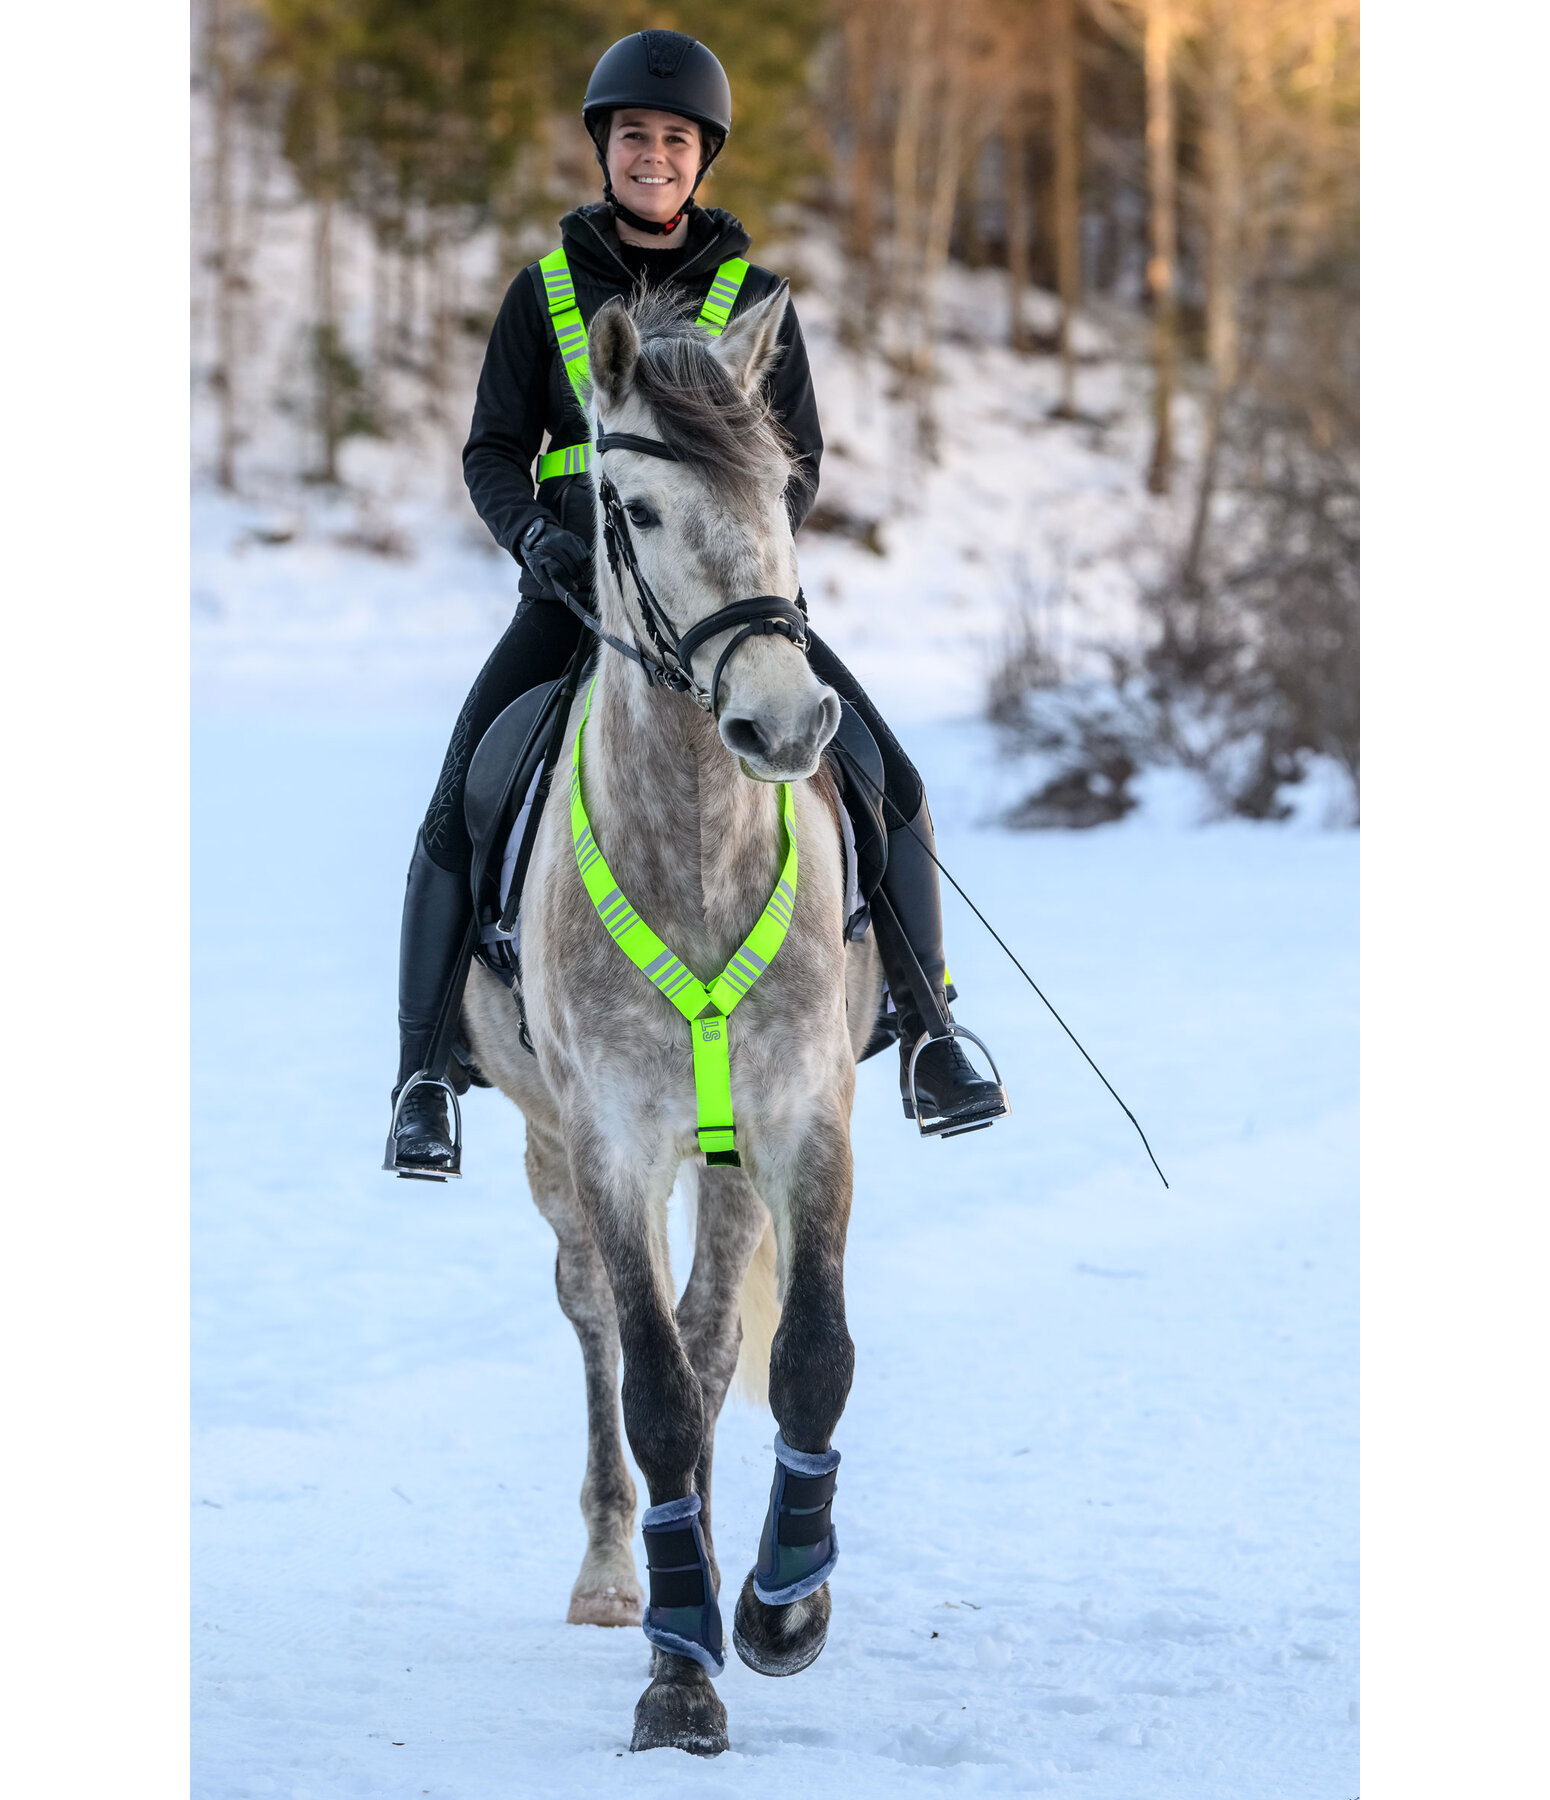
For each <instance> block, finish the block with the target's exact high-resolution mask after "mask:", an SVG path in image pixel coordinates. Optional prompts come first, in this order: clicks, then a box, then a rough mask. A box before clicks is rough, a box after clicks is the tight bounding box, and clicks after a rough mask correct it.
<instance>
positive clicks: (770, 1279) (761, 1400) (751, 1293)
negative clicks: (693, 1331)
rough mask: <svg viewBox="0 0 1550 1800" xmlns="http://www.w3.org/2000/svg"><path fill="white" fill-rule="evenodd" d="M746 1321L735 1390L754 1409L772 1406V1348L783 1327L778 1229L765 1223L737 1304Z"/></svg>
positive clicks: (734, 1380) (733, 1380) (735, 1378)
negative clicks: (777, 1278)
mask: <svg viewBox="0 0 1550 1800" xmlns="http://www.w3.org/2000/svg"><path fill="white" fill-rule="evenodd" d="M738 1305H739V1310H740V1312H741V1314H742V1320H743V1344H742V1348H741V1349H740V1350H739V1351H738V1353H737V1373H736V1374H735V1375H734V1376H733V1378H732V1386H733V1388H734V1390H735V1391H736V1393H737V1396H738V1398H739V1399H741V1400H747V1401H749V1402H750V1403H751V1404H752V1405H754V1406H768V1405H769V1403H770V1346H771V1344H773V1343H774V1342H775V1328H776V1326H777V1325H779V1324H780V1299H779V1296H778V1294H777V1291H776V1287H775V1227H774V1225H773V1224H772V1223H771V1222H770V1221H769V1220H768V1219H766V1220H765V1222H764V1236H763V1237H762V1238H760V1239H759V1247H758V1249H757V1250H755V1251H754V1253H753V1260H752V1261H751V1262H750V1263H749V1265H748V1272H747V1273H746V1274H745V1275H744V1276H743V1292H742V1295H741V1298H740V1299H739V1302H738Z"/></svg>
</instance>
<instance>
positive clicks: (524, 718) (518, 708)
mask: <svg viewBox="0 0 1550 1800" xmlns="http://www.w3.org/2000/svg"><path fill="white" fill-rule="evenodd" d="M564 685H565V684H564V682H563V681H546V682H544V683H543V685H542V686H540V687H536V688H530V689H529V690H528V692H527V693H525V694H520V695H518V697H517V698H516V699H515V700H513V701H512V703H511V704H510V706H508V707H507V708H506V709H505V711H504V712H502V713H500V714H499V715H498V716H497V717H496V719H495V721H494V722H493V723H492V724H491V726H490V728H489V729H488V730H487V731H486V732H485V734H484V736H483V737H482V738H480V740H479V746H478V748H477V749H476V750H475V751H474V754H473V757H472V758H471V760H470V761H469V765H468V782H467V786H466V788H465V790H464V795H463V817H464V819H465V820H466V821H467V823H468V835H469V837H470V838H471V839H472V840H473V845H474V860H473V870H472V882H473V892H474V900H475V903H476V904H477V903H478V900H479V897H480V888H481V886H482V883H483V879H484V875H485V871H486V870H487V869H488V868H489V867H490V864H491V858H492V856H493V857H494V859H495V866H496V867H497V868H498V867H499V866H500V860H501V852H502V851H503V849H504V848H505V840H506V837H507V836H508V835H509V830H510V815H511V812H512V810H513V808H514V807H515V806H517V805H520V803H521V801H522V800H523V798H524V797H525V796H526V795H527V794H528V792H529V790H530V789H531V787H532V784H533V777H534V776H535V775H536V774H537V772H538V767H539V764H540V763H541V762H542V760H543V754H544V750H545V748H546V746H547V744H548V737H549V727H550V726H551V725H552V724H553V722H554V708H555V705H556V703H557V701H558V698H559V694H560V690H561V688H562V687H563V686H564ZM503 826H504V827H505V828H506V829H505V830H504V831H503V829H502V827H503Z"/></svg>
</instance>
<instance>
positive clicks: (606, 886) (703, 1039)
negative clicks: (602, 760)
mask: <svg viewBox="0 0 1550 1800" xmlns="http://www.w3.org/2000/svg"><path fill="white" fill-rule="evenodd" d="M596 685H597V683H596V681H594V682H593V688H595V687H596ZM591 710H592V689H590V688H589V689H588V691H587V703H586V706H585V707H584V708H583V709H582V714H581V724H580V725H579V726H578V727H577V729H576V743H575V747H574V749H573V751H572V753H571V782H570V825H571V840H572V842H573V844H574V846H575V851H576V867H577V869H578V870H579V871H580V873H581V879H582V882H583V884H584V885H585V887H586V890H587V893H588V895H589V896H590V897H591V900H592V904H593V905H594V906H595V907H596V908H597V913H598V917H599V918H600V919H601V920H602V921H603V923H604V924H605V925H606V926H607V927H608V934H609V936H610V937H611V938H612V939H613V940H614V942H615V943H616V944H617V945H618V946H619V948H620V949H621V950H622V951H623V952H624V954H625V955H626V956H627V957H629V959H630V961H631V962H632V963H634V965H635V966H636V968H637V969H639V970H640V972H641V973H642V974H643V975H644V976H645V977H646V979H647V980H648V981H649V982H651V984H652V985H653V986H654V987H655V988H657V989H658V990H659V991H660V992H661V993H662V994H664V995H666V997H667V998H668V999H669V1000H671V1001H672V1003H673V1005H674V1006H676V1007H677V1008H678V1010H679V1012H681V1013H682V1014H683V1016H684V1017H685V1018H686V1019H687V1020H688V1021H689V1036H690V1041H691V1043H692V1045H693V1048H694V1100H695V1114H696V1125H697V1136H698V1138H699V1145H700V1148H701V1150H703V1151H704V1152H705V1160H706V1161H707V1162H708V1163H731V1164H733V1165H734V1166H741V1163H742V1158H741V1157H740V1156H739V1155H738V1151H737V1139H736V1135H735V1121H734V1120H733V1117H732V1055H731V1045H730V1043H729V1042H728V1032H729V1029H730V1026H729V1021H728V1015H729V1014H730V1013H731V1011H732V1009H733V1007H735V1006H736V1005H737V1003H738V1001H739V1000H741V999H742V997H743V996H744V994H746V993H747V992H748V990H749V989H750V988H751V987H752V986H753V984H754V983H755V982H756V981H757V980H758V979H759V977H760V976H761V975H762V974H763V973H764V971H765V969H766V968H768V967H769V964H770V962H771V960H772V959H773V957H774V955H775V952H776V951H777V950H779V949H780V947H781V945H782V944H783V943H784V942H785V940H786V929H787V927H788V926H789V925H790V923H791V909H792V907H793V906H794V905H795V904H796V897H797V829H796V809H795V806H794V804H793V802H792V798H791V784H790V783H789V782H785V781H783V782H782V783H781V784H780V816H781V823H782V825H783V827H784V828H785V833H786V859H785V862H784V864H783V865H782V867H781V871H780V877H779V879H778V880H777V881H776V883H775V892H774V893H773V894H771V895H770V898H769V902H768V904H767V905H766V906H765V909H764V911H763V912H762V913H761V914H760V915H759V920H758V923H757V924H756V925H755V926H754V928H753V930H752V931H750V932H749V934H748V936H747V937H746V938H745V939H744V940H743V944H742V947H741V949H739V950H738V951H736V952H735V953H734V955H733V957H732V960H731V961H730V962H729V963H728V964H727V966H726V967H725V968H724V969H723V970H722V971H721V973H720V974H719V975H718V976H717V977H716V979H715V980H714V981H713V982H711V984H710V985H709V987H707V986H706V985H705V984H704V983H703V982H702V981H700V980H698V979H697V978H696V977H695V976H694V975H692V974H691V973H690V972H689V970H688V969H686V968H685V967H684V965H683V964H682V963H681V962H680V961H679V960H678V958H677V957H676V956H674V955H673V953H672V951H671V950H669V949H668V947H667V946H666V944H664V943H663V942H662V940H661V938H659V937H658V936H657V934H656V933H655V932H654V931H653V930H652V929H651V927H650V926H649V925H648V924H647V923H646V922H645V920H644V919H642V918H641V916H640V914H639V913H637V912H636V911H635V909H634V907H633V906H631V905H630V903H629V901H628V900H627V899H625V897H624V894H623V892H622V891H621V889H620V887H619V884H618V882H617V881H616V880H615V879H614V876H613V872H612V870H610V868H609V867H608V864H607V863H606V862H605V861H604V860H603V853H602V851H601V850H599V849H598V847H597V840H596V839H595V838H594V837H593V835H592V826H591V824H590V822H589V821H588V819H587V809H586V806H585V804H584V803H583V801H582V797H581V739H582V735H583V733H584V732H585V731H586V728H587V715H588V714H589V713H590V712H591Z"/></svg>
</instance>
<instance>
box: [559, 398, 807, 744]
mask: <svg viewBox="0 0 1550 1800" xmlns="http://www.w3.org/2000/svg"><path fill="white" fill-rule="evenodd" d="M594 443H595V447H596V450H597V455H598V459H599V460H598V462H597V465H596V467H597V482H598V497H599V499H601V501H602V503H603V547H604V548H605V549H606V550H607V552H608V566H609V567H610V568H611V569H612V570H613V574H614V580H615V581H616V582H618V584H619V592H620V593H621V595H622V594H623V592H624V573H623V572H624V570H626V569H628V570H629V574H630V579H631V581H633V582H634V584H635V592H636V594H637V595H638V596H639V600H640V615H641V620H642V622H643V624H644V625H645V627H646V635H647V636H648V637H649V638H650V639H651V643H652V647H653V649H654V650H655V651H656V654H655V655H654V656H652V655H649V654H648V653H647V652H646V651H644V650H643V649H641V648H640V647H639V646H638V645H635V644H626V643H624V642H623V641H622V640H621V639H619V638H616V637H612V636H610V635H609V633H608V632H606V631H604V630H602V629H601V627H600V626H599V624H598V622H597V620H596V619H595V618H594V617H593V616H592V614H591V613H589V612H587V611H586V610H585V609H584V608H583V607H581V606H580V605H579V604H578V603H576V602H575V601H574V600H573V599H572V597H571V596H570V595H568V594H562V595H561V598H562V599H563V600H564V601H565V603H566V605H567V606H569V607H570V608H571V611H572V612H575V613H577V614H578V616H579V617H580V618H581V619H582V620H583V622H584V623H585V624H587V625H589V626H590V627H591V629H592V630H593V631H595V632H597V635H598V636H599V637H600V638H602V639H603V641H604V642H605V643H607V644H608V645H609V646H610V647H611V648H612V649H615V650H617V651H619V652H620V654H621V655H624V656H627V657H629V659H630V660H631V662H634V663H638V664H639V665H640V667H641V668H642V669H643V670H645V673H646V679H647V680H648V681H650V682H652V683H653V684H654V685H656V686H657V687H664V688H669V689H671V690H672V691H673V692H674V693H677V694H687V695H689V697H690V698H691V699H692V700H693V701H694V702H695V704H696V705H697V706H699V707H701V708H703V710H704V711H706V712H708V713H709V714H710V715H711V717H712V718H714V717H715V716H716V700H717V696H718V694H719V693H720V690H721V676H722V672H723V671H724V670H725V668H726V666H727V662H728V660H729V659H730V658H731V655H732V652H733V651H734V650H736V649H737V648H738V646H739V645H740V644H742V643H743V642H744V641H745V640H746V639H748V638H751V637H774V636H780V637H783V638H786V639H788V640H789V641H790V642H791V643H792V644H794V645H795V646H796V648H797V649H798V650H800V651H801V652H802V653H803V655H804V656H805V655H806V654H807V648H808V636H807V603H806V601H805V600H804V599H803V597H802V590H801V589H800V588H798V589H797V597H796V601H795V604H793V603H792V602H791V601H790V600H787V599H785V598H784V597H783V596H782V595H780V594H755V595H753V596H752V597H751V598H750V599H747V600H734V601H733V602H732V604H731V605H730V606H723V607H722V608H721V610H720V611H719V612H713V613H712V614H711V615H710V616H709V617H708V618H705V619H701V620H699V621H698V622H697V623H696V624H693V625H691V626H690V627H689V629H688V630H687V631H685V632H682V633H680V632H679V630H678V628H677V626H675V625H674V623H673V621H672V620H671V619H670V618H669V617H668V615H667V612H666V609H665V608H664V607H663V605H662V603H661V601H660V600H658V599H657V597H656V595H655V594H654V593H653V592H652V589H651V584H650V582H648V581H647V580H646V577H645V575H644V574H643V573H642V572H641V566H640V561H639V559H638V558H637V556H636V554H635V540H634V539H633V538H632V537H631V535H630V521H629V518H628V516H627V515H626V513H625V510H624V503H623V501H622V500H620V498H619V490H618V489H617V488H616V487H615V486H614V484H613V482H612V481H610V480H609V478H608V477H607V475H605V474H604V473H603V468H602V461H601V458H602V457H603V456H604V455H605V454H606V453H607V452H608V451H610V450H634V451H637V452H639V454H640V455H642V456H655V457H658V458H660V459H661V460H662V461H663V462H678V461H679V460H680V459H679V458H678V457H677V456H676V455H675V454H674V453H673V451H671V450H669V449H668V447H667V445H666V444H664V443H662V442H661V441H660V440H659V439H657V438H648V437H636V436H635V435H634V434H633V433H632V432H627V431H605V432H600V433H599V434H598V436H597V438H596V439H595V440H594ZM739 626H741V627H742V629H741V630H738V631H737V633H736V636H735V637H734V638H733V639H732V641H731V643H729V644H728V645H727V647H726V649H725V650H723V651H722V652H721V655H720V656H719V657H718V658H717V661H716V669H715V673H714V674H713V675H712V676H711V679H710V687H709V689H708V690H707V689H706V688H702V687H701V686H700V684H699V683H698V682H697V681H696V680H695V679H694V673H693V670H692V668H691V667H690V658H691V657H692V656H693V655H694V653H695V651H696V650H698V649H699V647H700V646H701V645H702V644H704V643H705V642H707V641H708V640H709V639H710V638H713V637H715V636H716V634H717V633H718V632H721V631H733V630H736V628H737V627H739Z"/></svg>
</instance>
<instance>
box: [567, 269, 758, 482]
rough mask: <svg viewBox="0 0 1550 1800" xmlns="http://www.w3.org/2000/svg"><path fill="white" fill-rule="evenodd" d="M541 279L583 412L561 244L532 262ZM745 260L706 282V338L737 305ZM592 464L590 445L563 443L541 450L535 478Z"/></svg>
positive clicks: (581, 351) (577, 334) (578, 336)
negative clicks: (563, 445)
mask: <svg viewBox="0 0 1550 1800" xmlns="http://www.w3.org/2000/svg"><path fill="white" fill-rule="evenodd" d="M538 267H539V269H540V271H541V272H542V274H543V278H544V293H545V295H546V297H547V298H548V301H549V317H550V318H551V319H552V320H553V321H554V338H555V342H556V343H557V344H558V345H559V346H560V360H561V361H562V362H563V363H564V364H565V373H566V375H567V376H569V378H570V385H571V391H572V392H573V393H574V394H575V396H576V399H577V402H578V403H579V405H580V407H581V410H582V412H583V413H585V412H586V410H587V328H586V326H585V325H584V324H583V323H582V321H581V308H580V307H579V306H577V304H576V285H575V283H574V282H573V281H572V280H571V274H570V264H569V263H568V262H567V261H566V260H565V250H564V246H563V245H562V246H561V248H560V249H558V250H551V251H550V252H549V254H548V255H547V256H546V257H544V258H543V260H542V261H541V262H540V263H539V265H538ZM747 273H748V264H747V263H746V262H744V261H743V259H742V257H740V256H734V257H733V258H732V259H731V260H730V261H729V262H724V263H723V264H722V265H721V267H720V268H719V269H717V271H716V274H715V279H714V280H713V281H712V282H711V284H710V292H709V293H708V294H706V296H705V304H704V305H703V306H702V307H701V308H700V316H699V317H698V318H697V319H696V320H695V324H697V325H698V326H700V328H701V329H702V330H704V331H708V332H709V333H710V335H711V336H712V337H720V336H721V334H722V332H723V331H725V330H726V328H727V321H728V320H729V319H730V318H731V316H732V308H733V307H734V306H735V305H736V304H737V296H738V294H739V293H740V292H741V290H742V286H743V277H744V276H745V275H746V274H747ZM591 466H592V446H591V444H590V443H586V444H567V445H566V446H565V447H564V448H563V449H561V450H546V451H545V452H544V454H543V455H542V456H541V457H539V459H538V479H539V480H540V481H553V480H554V479H555V477H556V476H558V475H585V474H586V472H587V470H588V469H589V468H590V467H591Z"/></svg>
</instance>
